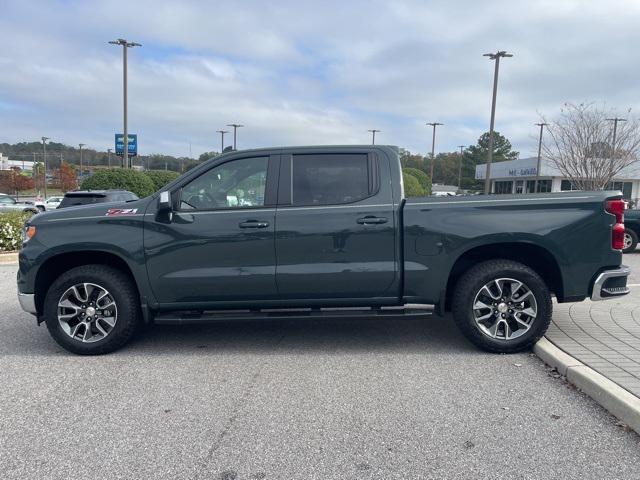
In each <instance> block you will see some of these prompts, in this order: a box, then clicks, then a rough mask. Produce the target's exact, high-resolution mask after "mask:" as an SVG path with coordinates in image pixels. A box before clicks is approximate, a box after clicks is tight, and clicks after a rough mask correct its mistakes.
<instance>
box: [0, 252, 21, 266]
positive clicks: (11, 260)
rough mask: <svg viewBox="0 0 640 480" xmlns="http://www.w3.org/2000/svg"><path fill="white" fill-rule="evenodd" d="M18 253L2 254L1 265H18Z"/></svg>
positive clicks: (0, 257)
mask: <svg viewBox="0 0 640 480" xmlns="http://www.w3.org/2000/svg"><path fill="white" fill-rule="evenodd" d="M17 264H18V252H9V253H0V265H17Z"/></svg>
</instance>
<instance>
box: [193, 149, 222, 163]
mask: <svg viewBox="0 0 640 480" xmlns="http://www.w3.org/2000/svg"><path fill="white" fill-rule="evenodd" d="M218 155H220V154H219V153H218V152H213V151H212V152H204V153H203V154H201V155H200V156H199V157H198V161H200V162H204V161H206V160H209V159H210V158H213V157H217V156H218Z"/></svg>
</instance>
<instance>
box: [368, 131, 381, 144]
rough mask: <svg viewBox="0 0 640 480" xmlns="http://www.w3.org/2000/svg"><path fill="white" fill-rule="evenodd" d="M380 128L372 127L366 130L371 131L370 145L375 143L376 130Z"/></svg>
mask: <svg viewBox="0 0 640 480" xmlns="http://www.w3.org/2000/svg"><path fill="white" fill-rule="evenodd" d="M381 131H382V130H376V129H375V128H372V129H371V130H367V132H371V145H375V144H376V132H381Z"/></svg>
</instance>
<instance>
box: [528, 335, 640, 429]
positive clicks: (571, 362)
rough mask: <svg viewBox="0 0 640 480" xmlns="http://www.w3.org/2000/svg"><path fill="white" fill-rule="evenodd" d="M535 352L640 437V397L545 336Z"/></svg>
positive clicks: (535, 346) (536, 345) (537, 344)
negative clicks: (561, 348) (566, 351)
mask: <svg viewBox="0 0 640 480" xmlns="http://www.w3.org/2000/svg"><path fill="white" fill-rule="evenodd" d="M533 352H534V353H535V354H536V355H537V356H538V357H539V358H540V359H541V360H542V361H543V362H544V363H546V364H547V365H550V366H551V367H554V368H555V369H556V370H558V373H560V374H561V375H564V376H565V377H566V378H567V380H568V381H569V383H571V384H572V385H575V386H576V387H578V388H579V389H580V390H582V391H583V392H584V393H586V394H587V395H589V396H590V397H591V398H592V399H593V400H595V401H596V402H597V403H599V404H600V405H601V406H602V407H604V408H605V409H606V410H608V411H609V413H611V414H612V415H613V416H615V417H617V418H618V419H620V420H622V421H623V422H624V423H625V424H627V425H628V426H629V427H630V428H632V429H633V430H635V431H636V432H637V433H639V434H640V398H638V397H636V396H635V395H633V394H631V393H629V392H628V391H627V390H625V389H624V388H622V387H621V386H620V385H618V384H617V383H614V382H613V381H611V380H609V379H608V378H607V377H605V376H604V375H601V374H599V373H598V372H596V371H595V370H593V369H592V368H591V367H589V366H587V365H585V364H584V363H582V362H580V361H579V360H576V359H575V358H573V357H572V356H571V355H568V354H567V353H565V352H563V351H562V350H560V349H559V348H558V347H556V346H555V345H554V344H553V343H551V342H550V341H549V340H547V339H546V338H545V337H542V338H541V339H540V340H539V341H538V343H536V344H535V345H534V347H533Z"/></svg>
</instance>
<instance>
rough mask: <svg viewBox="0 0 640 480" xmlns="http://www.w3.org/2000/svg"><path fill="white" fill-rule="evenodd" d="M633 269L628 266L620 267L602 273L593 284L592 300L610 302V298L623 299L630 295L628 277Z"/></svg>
mask: <svg viewBox="0 0 640 480" xmlns="http://www.w3.org/2000/svg"><path fill="white" fill-rule="evenodd" d="M630 273H631V269H630V268H629V267H627V266H626V265H620V267H618V268H614V269H612V270H605V271H604V272H601V273H600V274H599V275H598V276H597V277H596V281H595V282H593V291H592V292H591V300H593V301H597V300H608V299H609V298H615V297H621V296H622V295H626V294H627V293H629V287H627V277H628V276H629V274H630Z"/></svg>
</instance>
